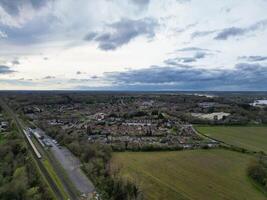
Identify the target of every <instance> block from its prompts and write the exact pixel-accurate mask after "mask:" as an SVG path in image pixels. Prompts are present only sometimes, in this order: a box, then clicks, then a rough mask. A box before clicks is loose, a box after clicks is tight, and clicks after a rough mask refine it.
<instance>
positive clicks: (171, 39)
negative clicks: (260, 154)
mask: <svg viewBox="0 0 267 200" xmlns="http://www.w3.org/2000/svg"><path fill="white" fill-rule="evenodd" d="M266 10H267V0H224V1H222V0H123V1H122V0H97V1H95V0H0V90H4V89H10V90H11V89H14V90H18V89H21V90H23V89H26V90H39V89H41V90H49V89H52V90H58V89H63V90H267V12H266Z"/></svg>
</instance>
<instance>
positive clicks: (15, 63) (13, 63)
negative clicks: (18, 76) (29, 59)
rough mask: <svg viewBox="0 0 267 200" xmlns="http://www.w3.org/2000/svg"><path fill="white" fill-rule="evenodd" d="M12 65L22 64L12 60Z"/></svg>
mask: <svg viewBox="0 0 267 200" xmlns="http://www.w3.org/2000/svg"><path fill="white" fill-rule="evenodd" d="M11 63H12V65H19V64H20V62H19V61H18V60H12V62H11Z"/></svg>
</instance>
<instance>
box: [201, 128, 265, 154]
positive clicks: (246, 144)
mask: <svg viewBox="0 0 267 200" xmlns="http://www.w3.org/2000/svg"><path fill="white" fill-rule="evenodd" d="M196 130H197V131H198V132H200V133H202V134H205V135H207V136H209V137H212V138H215V139H217V140H220V141H223V142H225V143H227V144H231V145H234V146H237V147H241V148H245V149H248V150H251V151H264V152H265V153H267V127H265V126H197V127H196Z"/></svg>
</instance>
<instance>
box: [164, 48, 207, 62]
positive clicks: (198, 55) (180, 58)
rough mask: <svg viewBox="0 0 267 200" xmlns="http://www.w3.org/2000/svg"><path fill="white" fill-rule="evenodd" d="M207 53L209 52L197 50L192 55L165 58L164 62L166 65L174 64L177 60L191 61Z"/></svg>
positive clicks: (203, 56)
mask: <svg viewBox="0 0 267 200" xmlns="http://www.w3.org/2000/svg"><path fill="white" fill-rule="evenodd" d="M207 55H209V54H208V53H205V52H201V51H198V52H196V53H195V54H194V55H193V56H192V57H177V58H174V59H167V60H165V61H164V63H165V64H168V65H176V64H177V62H181V63H191V62H196V61H197V60H198V59H202V58H205V57H206V56H207Z"/></svg>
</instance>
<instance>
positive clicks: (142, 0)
mask: <svg viewBox="0 0 267 200" xmlns="http://www.w3.org/2000/svg"><path fill="white" fill-rule="evenodd" d="M131 1H132V2H133V3H135V4H136V5H138V6H147V5H148V4H149V2H150V0H131Z"/></svg>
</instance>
